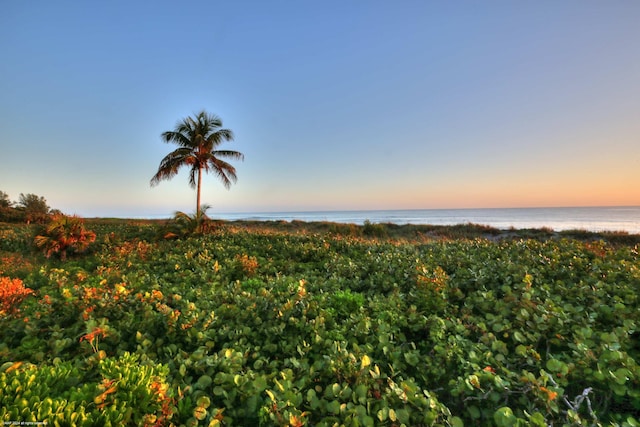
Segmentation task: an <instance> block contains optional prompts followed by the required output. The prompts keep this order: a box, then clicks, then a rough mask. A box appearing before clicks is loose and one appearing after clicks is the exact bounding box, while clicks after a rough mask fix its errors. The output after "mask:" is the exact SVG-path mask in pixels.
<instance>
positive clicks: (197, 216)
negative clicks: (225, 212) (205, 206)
mask: <svg viewBox="0 0 640 427" xmlns="http://www.w3.org/2000/svg"><path fill="white" fill-rule="evenodd" d="M201 185H202V167H199V168H198V190H197V192H198V195H197V197H196V203H197V205H196V218H200V186H201Z"/></svg>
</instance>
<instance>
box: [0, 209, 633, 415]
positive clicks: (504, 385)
mask: <svg viewBox="0 0 640 427" xmlns="http://www.w3.org/2000/svg"><path fill="white" fill-rule="evenodd" d="M215 225H216V227H215V228H214V231H213V232H211V233H203V234H197V235H188V234H187V235H185V236H184V237H180V236H177V237H176V238H174V239H172V240H167V239H163V238H158V236H159V235H162V233H158V230H159V229H161V227H163V225H161V224H158V223H156V222H150V221H137V222H124V221H117V220H95V221H87V222H86V226H87V227H89V228H91V229H92V230H93V231H94V232H95V233H96V240H95V242H94V243H93V244H92V250H91V251H89V252H86V253H84V254H80V253H70V254H69V256H68V258H67V259H66V260H63V259H62V258H60V257H51V258H45V257H44V255H43V254H42V253H41V252H37V251H33V250H32V248H33V235H34V232H35V230H36V228H35V227H34V226H26V225H8V224H0V237H1V239H0V277H2V278H1V279H0V285H1V286H2V289H3V292H2V293H0V307H1V309H2V313H1V314H0V360H3V361H5V362H4V363H3V364H2V365H0V389H1V390H2V394H0V420H2V421H3V422H9V421H24V422H36V421H39V422H44V421H46V422H47V423H48V424H49V425H88V426H93V425H105V426H106V425H131V426H134V425H136V426H137V425H147V426H152V425H159V426H160V425H189V426H215V425H277V426H302V425H309V426H334V425H338V426H339V425H345V426H373V425H381V426H401V425H406V426H436V425H437V426H462V425H487V426H516V425H533V426H547V425H593V426H608V425H620V426H635V425H638V423H639V422H640V420H639V419H638V417H637V414H638V413H640V366H639V365H638V363H639V362H640V345H638V343H640V332H639V329H638V325H639V324H640V309H639V308H640V307H639V305H640V304H639V300H638V295H639V290H640V258H639V257H638V245H637V243H633V244H628V241H624V242H622V241H619V242H616V243H614V244H612V243H608V242H605V241H604V240H600V239H598V238H595V237H597V236H596V235H589V236H583V237H585V238H584V239H581V240H577V239H573V238H568V237H567V236H565V235H559V234H554V235H547V234H548V233H546V232H545V231H544V230H543V231H541V232H540V233H539V234H540V235H539V236H537V235H536V233H535V232H534V231H533V230H528V231H524V232H523V233H525V234H530V235H532V236H534V238H521V237H518V236H517V235H518V234H519V233H521V232H520V231H517V230H510V231H508V232H505V233H504V234H500V233H495V232H494V231H492V230H491V229H487V228H483V227H480V226H474V225H472V224H468V225H465V226H459V227H449V228H445V227H442V228H436V229H433V230H431V231H427V229H420V228H418V229H414V228H398V227H391V226H389V225H379V226H376V227H374V228H371V225H370V226H369V229H370V230H371V231H369V232H367V233H365V230H366V228H365V226H362V227H360V226H353V225H352V226H347V225H344V226H343V225H339V224H334V225H331V224H329V223H317V224H306V225H305V224H304V223H300V222H292V223H279V222H274V223H215ZM382 229H384V230H386V231H384V232H382V231H381V230H382ZM319 230H322V231H319ZM401 230H402V231H401ZM380 233H382V234H384V235H385V236H386V237H383V238H380V237H377V236H376V235H377V234H380ZM464 233H467V234H468V235H470V236H471V238H453V237H452V236H460V235H462V234H464ZM478 233H481V234H482V235H483V236H484V237H477V236H476V234H478ZM543 236H544V237H543ZM626 237H627V239H628V238H630V236H626Z"/></svg>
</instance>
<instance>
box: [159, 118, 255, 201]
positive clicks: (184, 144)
mask: <svg viewBox="0 0 640 427" xmlns="http://www.w3.org/2000/svg"><path fill="white" fill-rule="evenodd" d="M162 139H163V140H164V142H167V143H174V144H176V145H178V148H177V149H175V150H174V151H172V152H171V153H169V154H167V155H166V156H165V158H164V159H162V161H161V162H160V166H159V167H158V172H156V174H155V175H154V176H153V178H151V186H155V185H158V184H159V183H160V181H162V180H165V179H171V178H173V177H174V176H175V175H177V173H178V170H179V169H180V168H181V167H182V166H188V167H189V168H190V170H189V185H190V186H191V187H192V188H194V187H195V188H197V205H196V213H199V212H200V187H201V184H202V172H212V173H214V174H215V175H216V176H217V177H218V178H219V179H220V180H221V181H222V184H223V185H224V186H225V187H226V188H229V187H230V186H231V183H232V182H236V181H237V180H238V177H237V176H236V168H235V167H233V166H232V165H231V164H229V163H227V162H226V161H224V160H222V158H227V159H233V160H244V155H243V154H242V153H240V152H238V151H232V150H218V149H217V148H218V146H219V145H220V144H222V143H223V142H224V141H233V132H232V131H231V130H229V129H223V128H222V120H221V119H220V118H219V117H218V116H216V115H215V114H208V113H207V112H205V111H201V112H200V113H198V114H197V115H196V116H195V117H186V118H184V119H182V120H181V121H179V122H178V123H177V124H176V127H175V129H174V130H172V131H167V132H164V133H163V134H162Z"/></svg>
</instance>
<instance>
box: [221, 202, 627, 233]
mask: <svg viewBox="0 0 640 427" xmlns="http://www.w3.org/2000/svg"><path fill="white" fill-rule="evenodd" d="M210 216H211V217H213V218H219V219H226V220H256V221H269V220H284V221H293V220H300V221H331V222H339V223H353V224H363V223H364V222H365V221H367V220H368V221H370V222H373V223H387V222H389V223H395V224H433V225H455V224H466V223H474V224H484V225H489V226H492V227H495V228H499V229H509V228H512V227H513V228H542V227H548V228H551V229H554V230H556V231H562V230H589V231H626V232H628V233H632V234H640V206H628V207H577V208H511V209H416V210H376V211H319V212H268V213H237V214H230V213H227V214H223V213H219V214H217V213H213V212H210Z"/></svg>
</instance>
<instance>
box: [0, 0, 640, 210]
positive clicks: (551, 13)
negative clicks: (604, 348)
mask: <svg viewBox="0 0 640 427" xmlns="http://www.w3.org/2000/svg"><path fill="white" fill-rule="evenodd" d="M638 22H640V2H636V1H630V0H629V1H612V2H602V1H590V0H580V1H577V0H576V1H572V0H567V1H562V2H557V1H519V2H513V1H498V0H495V1H487V2H479V1H451V2H449V1H399V2H388V1H375V0H374V1H356V0H354V1H324V2H297V1H238V2H218V1H185V2H177V1H171V2H169V1H155V2H152V3H149V2H128V1H127V2H125V1H109V2H81V1H60V0H59V1H55V2H51V1H37V0H36V1H29V2H23V1H18V0H8V1H5V2H2V5H0V54H1V55H2V61H0V77H1V78H0V94H2V95H1V97H0V148H1V150H0V153H1V154H0V190H1V191H4V192H6V193H8V194H9V196H10V198H11V199H12V200H18V197H19V194H20V193H34V194H37V195H40V196H44V197H45V198H46V199H47V201H48V202H49V205H50V206H52V207H54V208H58V209H60V210H62V211H63V212H66V213H75V214H79V215H82V216H157V215H170V214H172V213H173V212H174V211H176V210H182V211H186V212H193V211H194V210H195V192H194V191H193V190H191V189H190V188H189V187H188V184H187V181H188V176H187V172H186V170H185V171H183V172H182V173H180V174H179V175H178V176H177V177H175V178H174V179H173V180H172V181H166V182H163V183H161V184H160V185H158V186H156V187H153V188H151V187H150V185H149V180H150V179H151V177H152V176H153V174H154V173H155V172H156V170H157V168H158V165H159V163H160V160H161V159H162V158H163V157H164V156H165V155H166V154H167V153H168V152H169V151H171V150H172V149H173V147H172V146H170V145H167V144H165V143H163V142H162V141H161V139H160V134H161V133H162V132H164V131H166V130H171V129H172V128H173V126H174V125H175V123H176V122H177V121H178V120H180V119H182V118H183V117H186V116H188V115H191V114H193V113H195V112H198V111H200V110H202V109H206V110H207V111H209V112H211V113H215V114H217V115H219V116H220V117H221V118H222V120H223V122H224V126H225V127H227V128H230V129H232V130H233V131H234V133H235V136H236V138H235V141H233V142H232V143H229V144H225V146H226V148H228V149H234V150H238V151H241V152H243V153H244V154H245V161H244V162H242V163H237V164H236V166H237V172H238V178H239V179H238V183H237V184H236V185H234V186H232V187H231V189H230V190H226V189H225V188H224V187H223V186H222V184H221V183H220V182H218V181H217V180H216V178H215V177H214V176H207V177H205V179H204V182H203V202H205V203H208V204H210V205H211V206H212V209H211V211H210V212H211V213H215V212H263V211H299V210H336V209H337V210H342V209H392V208H398V209H407V208H465V207H468V208H477V207H529V206H599V205H640V84H639V83H640V43H639V41H640V26H639V25H638Z"/></svg>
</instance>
